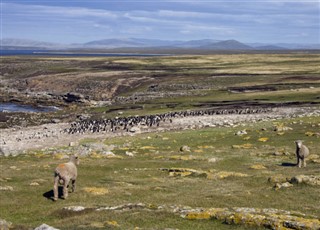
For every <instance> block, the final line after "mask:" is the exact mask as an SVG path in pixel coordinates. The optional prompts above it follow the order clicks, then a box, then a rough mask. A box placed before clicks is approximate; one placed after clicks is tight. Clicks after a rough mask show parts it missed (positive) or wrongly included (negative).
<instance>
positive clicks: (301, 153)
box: [295, 140, 309, 168]
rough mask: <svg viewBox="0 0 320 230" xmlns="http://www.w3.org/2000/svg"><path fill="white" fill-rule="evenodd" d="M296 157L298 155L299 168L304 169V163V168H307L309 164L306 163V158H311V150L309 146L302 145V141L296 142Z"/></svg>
mask: <svg viewBox="0 0 320 230" xmlns="http://www.w3.org/2000/svg"><path fill="white" fill-rule="evenodd" d="M295 143H296V147H297V148H296V155H297V166H298V167H299V168H301V167H302V163H303V167H306V166H307V162H306V158H307V157H308V156H309V149H308V148H307V146H305V145H303V144H302V141H301V140H296V141H295Z"/></svg>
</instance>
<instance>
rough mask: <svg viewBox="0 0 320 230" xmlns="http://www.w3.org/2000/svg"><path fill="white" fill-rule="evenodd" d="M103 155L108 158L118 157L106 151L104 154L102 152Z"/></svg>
mask: <svg viewBox="0 0 320 230" xmlns="http://www.w3.org/2000/svg"><path fill="white" fill-rule="evenodd" d="M102 155H104V156H106V157H115V156H116V154H114V153H113V152H111V151H104V152H102Z"/></svg>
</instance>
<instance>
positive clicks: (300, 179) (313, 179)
mask: <svg viewBox="0 0 320 230" xmlns="http://www.w3.org/2000/svg"><path fill="white" fill-rule="evenodd" d="M290 182H291V183H292V184H302V183H305V184H308V185H318V186H319V185H320V176H313V175H310V176H307V175H298V176H295V177H292V178H291V180H290Z"/></svg>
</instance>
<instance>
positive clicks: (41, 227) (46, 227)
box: [34, 224, 59, 230]
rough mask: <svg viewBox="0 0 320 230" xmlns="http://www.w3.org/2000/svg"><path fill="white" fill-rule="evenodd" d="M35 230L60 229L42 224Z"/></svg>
mask: <svg viewBox="0 0 320 230" xmlns="http://www.w3.org/2000/svg"><path fill="white" fill-rule="evenodd" d="M34 230H59V229H58V228H54V227H51V226H49V225H47V224H42V225H40V226H39V227H36V228H35V229H34Z"/></svg>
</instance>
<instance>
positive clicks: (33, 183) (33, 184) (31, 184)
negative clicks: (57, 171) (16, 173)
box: [30, 182, 40, 186]
mask: <svg viewBox="0 0 320 230" xmlns="http://www.w3.org/2000/svg"><path fill="white" fill-rule="evenodd" d="M39 185H40V184H39V183H38V182H31V183H30V186H39Z"/></svg>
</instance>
